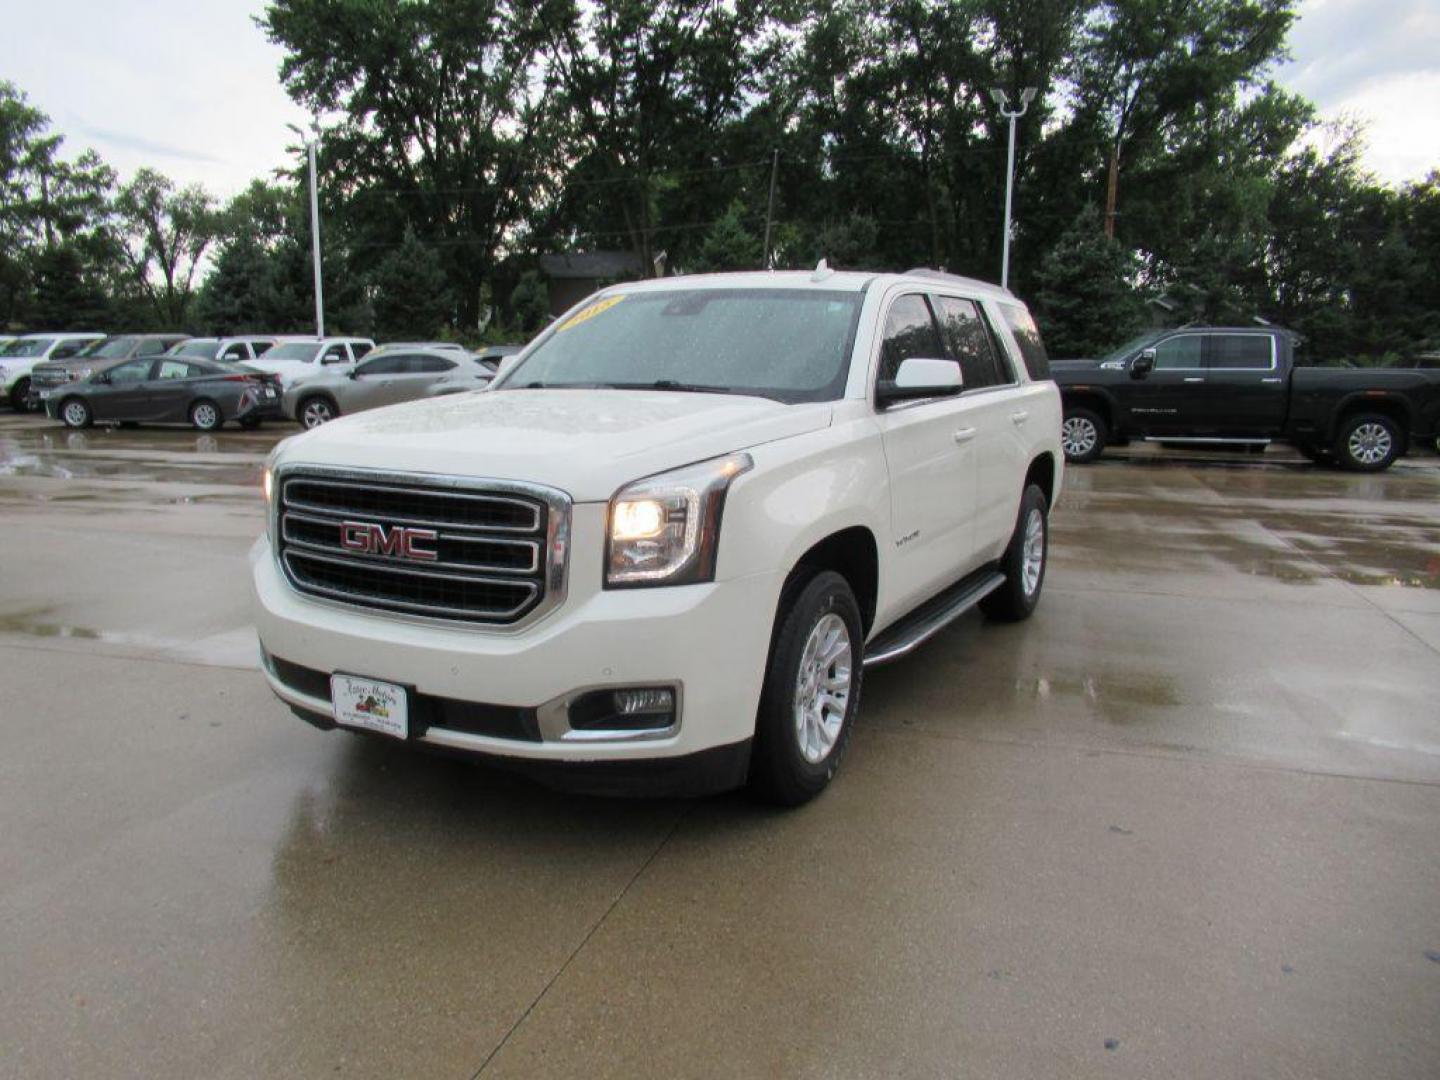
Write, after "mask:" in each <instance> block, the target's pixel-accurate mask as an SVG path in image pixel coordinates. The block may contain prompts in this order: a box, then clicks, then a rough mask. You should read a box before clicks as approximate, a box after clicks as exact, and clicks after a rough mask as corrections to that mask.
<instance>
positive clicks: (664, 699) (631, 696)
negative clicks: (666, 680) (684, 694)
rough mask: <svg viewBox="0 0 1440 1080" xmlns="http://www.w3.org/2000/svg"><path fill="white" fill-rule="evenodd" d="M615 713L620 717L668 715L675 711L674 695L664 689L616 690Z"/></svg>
mask: <svg viewBox="0 0 1440 1080" xmlns="http://www.w3.org/2000/svg"><path fill="white" fill-rule="evenodd" d="M615 711H616V712H618V713H620V714H621V715H622V716H633V715H635V714H636V713H668V712H674V711H675V695H674V693H673V692H672V691H671V690H669V689H668V688H666V687H652V688H650V689H647V690H616V691H615Z"/></svg>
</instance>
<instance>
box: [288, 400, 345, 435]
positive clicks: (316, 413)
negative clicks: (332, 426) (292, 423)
mask: <svg viewBox="0 0 1440 1080" xmlns="http://www.w3.org/2000/svg"><path fill="white" fill-rule="evenodd" d="M339 415H340V406H339V405H336V404H335V399H334V398H332V397H331V396H330V395H329V394H311V395H310V396H309V397H307V398H303V399H302V400H301V402H300V404H299V405H298V406H296V408H295V419H296V420H298V421H299V422H300V426H301V427H303V428H304V429H305V430H306V431H309V430H310V429H311V428H317V427H319V426H320V425H321V424H328V423H329V422H330V421H331V420H334V419H335V418H336V417H337V416H339Z"/></svg>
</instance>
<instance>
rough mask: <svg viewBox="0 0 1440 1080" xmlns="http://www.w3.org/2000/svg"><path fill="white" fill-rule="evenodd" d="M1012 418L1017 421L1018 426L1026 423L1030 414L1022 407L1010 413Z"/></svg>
mask: <svg viewBox="0 0 1440 1080" xmlns="http://www.w3.org/2000/svg"><path fill="white" fill-rule="evenodd" d="M1010 419H1011V420H1013V421H1015V423H1016V425H1017V426H1018V425H1020V424H1023V423H1025V421H1026V420H1029V419H1030V414H1029V413H1028V412H1026V411H1025V410H1024V409H1021V410H1020V411H1019V412H1012V413H1011V414H1010Z"/></svg>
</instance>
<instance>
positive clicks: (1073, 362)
mask: <svg viewBox="0 0 1440 1080" xmlns="http://www.w3.org/2000/svg"><path fill="white" fill-rule="evenodd" d="M1099 363H1100V361H1099V360H1090V359H1065V360H1051V361H1050V370H1052V371H1056V370H1059V371H1075V370H1079V369H1083V368H1093V367H1095V366H1096V365H1097V364H1099Z"/></svg>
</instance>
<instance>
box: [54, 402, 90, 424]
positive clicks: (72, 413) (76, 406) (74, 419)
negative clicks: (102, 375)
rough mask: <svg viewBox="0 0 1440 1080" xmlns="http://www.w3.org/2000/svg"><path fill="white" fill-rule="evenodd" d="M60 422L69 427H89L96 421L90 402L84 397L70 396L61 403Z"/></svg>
mask: <svg viewBox="0 0 1440 1080" xmlns="http://www.w3.org/2000/svg"><path fill="white" fill-rule="evenodd" d="M58 413H59V416H60V422H61V423H63V424H64V425H65V426H66V427H68V428H75V429H77V430H78V429H79V428H87V427H89V426H90V425H91V424H93V423H94V422H95V413H94V411H93V410H92V409H91V408H90V403H89V402H88V401H86V400H85V399H84V398H82V397H68V398H66V399H65V400H64V401H62V402H61V403H60V408H59V410H58Z"/></svg>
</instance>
